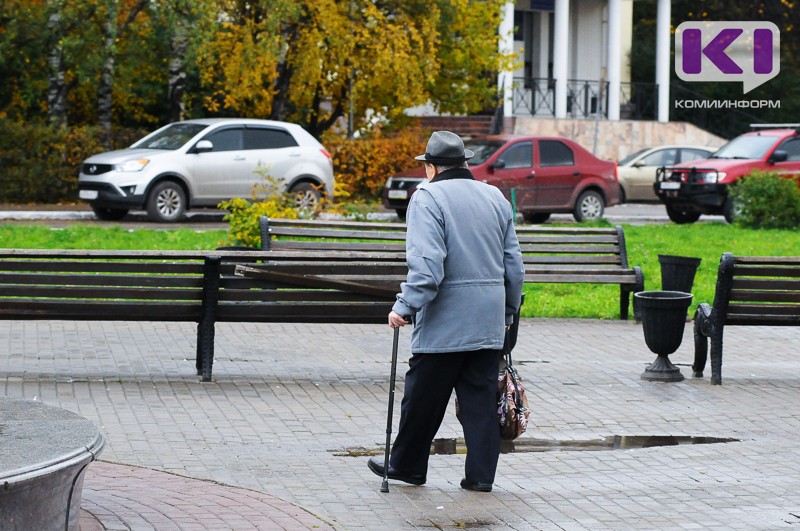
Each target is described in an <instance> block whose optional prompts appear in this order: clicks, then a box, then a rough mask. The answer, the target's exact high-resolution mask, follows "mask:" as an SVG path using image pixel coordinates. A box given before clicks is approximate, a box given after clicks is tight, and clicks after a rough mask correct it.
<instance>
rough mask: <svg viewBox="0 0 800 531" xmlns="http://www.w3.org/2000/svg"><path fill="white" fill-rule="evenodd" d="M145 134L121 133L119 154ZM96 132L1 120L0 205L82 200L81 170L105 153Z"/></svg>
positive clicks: (117, 142) (117, 139)
mask: <svg viewBox="0 0 800 531" xmlns="http://www.w3.org/2000/svg"><path fill="white" fill-rule="evenodd" d="M142 135H143V133H142V132H141V131H132V130H125V131H118V132H116V133H115V139H114V140H113V144H114V146H115V147H116V148H119V147H123V146H127V145H130V144H131V143H132V142H133V140H135V139H136V138H139V137H140V136H142ZM102 136H103V135H102V131H100V129H99V128H97V127H73V128H64V129H59V128H55V127H52V126H50V125H47V124H37V123H33V124H31V123H25V124H22V123H17V122H14V121H11V120H8V119H5V118H0V202H3V203H63V202H72V201H77V199H78V170H79V169H80V164H81V162H82V161H83V160H84V159H86V158H87V157H89V156H91V155H94V154H96V153H100V152H102V151H106V150H105V149H104V148H103V147H102V142H101V138H102Z"/></svg>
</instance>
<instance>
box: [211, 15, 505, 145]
mask: <svg viewBox="0 0 800 531" xmlns="http://www.w3.org/2000/svg"><path fill="white" fill-rule="evenodd" d="M503 3H504V2H502V1H499V0H489V1H470V0H451V1H437V2H431V1H401V0H384V1H373V0H261V1H243V0H242V1H237V0H228V1H222V2H219V5H220V9H221V11H220V13H219V15H218V18H219V19H220V20H222V21H223V22H222V25H221V27H219V28H217V31H216V32H215V33H214V34H213V35H210V36H209V41H208V42H207V44H206V46H204V53H202V54H201V56H200V59H199V66H200V72H201V81H202V83H203V86H204V87H206V88H207V89H208V91H209V93H210V94H209V95H208V96H207V98H206V101H205V106H206V108H207V109H208V110H209V111H211V112H215V113H218V112H226V111H227V112H230V113H236V114H239V115H247V116H257V117H263V118H272V119H277V120H289V121H296V122H299V123H302V124H303V125H304V126H306V128H307V129H308V130H309V131H310V132H311V133H312V134H315V135H317V136H318V135H319V134H321V133H322V132H323V131H325V130H327V129H328V128H330V127H331V126H332V125H333V124H335V123H336V122H337V120H339V119H340V118H342V117H344V116H345V115H346V114H347V113H350V112H352V113H353V116H354V120H355V122H356V126H357V127H360V126H363V125H364V124H365V123H366V122H367V121H368V120H369V119H370V118H371V117H376V116H380V117H385V118H389V119H391V118H393V117H395V116H397V115H399V114H400V113H402V112H403V110H404V109H406V108H409V107H412V106H415V105H419V104H424V103H431V104H432V105H433V106H434V107H435V108H436V109H437V110H440V111H443V112H453V113H469V112H475V111H477V110H481V109H484V108H486V107H487V106H489V107H492V106H493V105H494V104H495V103H496V101H495V99H496V97H497V93H496V89H495V87H494V80H493V79H491V74H492V73H494V72H496V71H497V70H498V69H499V68H501V67H503V66H504V65H506V64H507V63H508V62H509V61H510V60H511V58H510V57H502V56H501V55H500V54H499V53H498V51H497V39H498V36H497V28H498V25H499V22H500V8H501V6H502V5H503Z"/></svg>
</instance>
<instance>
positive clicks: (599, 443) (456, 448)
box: [334, 435, 739, 457]
mask: <svg viewBox="0 0 800 531" xmlns="http://www.w3.org/2000/svg"><path fill="white" fill-rule="evenodd" d="M738 441H739V439H730V438H721V437H693V436H689V435H611V436H609V437H606V438H604V439H590V440H568V441H558V440H552V439H528V438H521V439H517V440H516V441H501V443H500V453H503V454H512V453H525V452H587V451H588V452H591V451H606V450H633V449H636V448H651V447H653V446H679V445H682V444H718V443H730V442H738ZM383 452H384V448H383V447H380V448H379V449H370V448H363V447H361V448H347V449H345V450H344V451H334V455H338V456H349V457H361V456H370V455H379V454H383ZM465 453H467V448H466V446H465V445H464V439H434V440H433V445H431V454H432V455H436V454H439V455H452V454H465Z"/></svg>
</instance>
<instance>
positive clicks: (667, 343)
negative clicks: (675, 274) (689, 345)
mask: <svg viewBox="0 0 800 531" xmlns="http://www.w3.org/2000/svg"><path fill="white" fill-rule="evenodd" d="M633 296H634V297H635V298H636V300H637V303H638V305H639V310H640V312H641V320H642V330H643V331H644V341H645V343H647V348H649V349H650V350H651V351H653V352H654V353H655V354H656V355H657V358H656V360H655V361H654V362H653V363H652V364H650V365H649V366H648V367H647V369H645V371H644V372H643V373H642V376H641V378H642V380H650V381H659V382H680V381H681V380H683V374H681V371H680V369H678V367H676V366H675V365H673V364H672V362H670V361H669V355H670V354H672V353H674V352H675V351H676V350H678V347H680V346H681V342H682V341H683V330H684V328H685V327H686V313H687V310H688V309H689V306H690V305H691V304H692V294H691V293H685V292H683V291H640V292H639V293H635V294H634V295H633Z"/></svg>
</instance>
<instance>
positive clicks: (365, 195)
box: [322, 126, 427, 199]
mask: <svg viewBox="0 0 800 531" xmlns="http://www.w3.org/2000/svg"><path fill="white" fill-rule="evenodd" d="M426 140H427V139H426V138H425V137H424V133H423V132H422V129H421V128H420V127H418V126H414V127H408V128H405V129H403V130H402V131H399V132H396V133H391V134H386V135H383V134H382V133H381V131H379V130H378V131H375V132H373V133H370V134H369V135H368V136H365V137H362V138H346V137H342V136H335V135H333V134H331V135H328V136H326V137H325V138H323V141H322V142H323V144H325V147H326V148H327V149H328V150H330V152H331V154H332V156H333V164H334V174H335V176H336V181H337V185H338V186H341V187H342V189H343V191H346V192H347V193H348V194H349V195H350V196H351V197H353V198H362V199H370V198H376V197H377V196H378V194H380V191H381V189H382V188H383V185H384V184H386V179H387V178H389V176H390V175H392V174H394V173H397V172H398V171H400V170H403V169H405V168H408V167H410V166H412V165H414V157H415V156H416V155H419V154H420V153H422V152H423V151H425V142H426Z"/></svg>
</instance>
